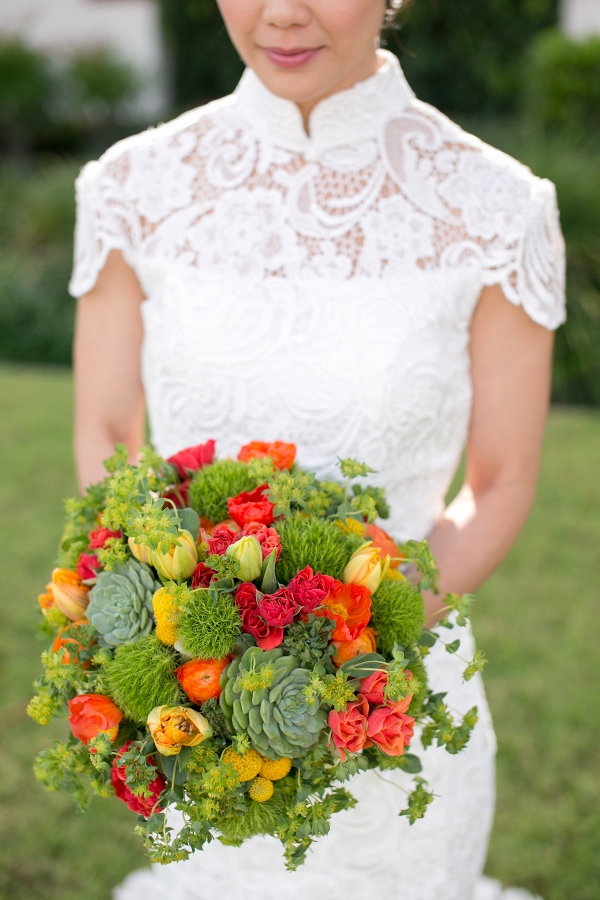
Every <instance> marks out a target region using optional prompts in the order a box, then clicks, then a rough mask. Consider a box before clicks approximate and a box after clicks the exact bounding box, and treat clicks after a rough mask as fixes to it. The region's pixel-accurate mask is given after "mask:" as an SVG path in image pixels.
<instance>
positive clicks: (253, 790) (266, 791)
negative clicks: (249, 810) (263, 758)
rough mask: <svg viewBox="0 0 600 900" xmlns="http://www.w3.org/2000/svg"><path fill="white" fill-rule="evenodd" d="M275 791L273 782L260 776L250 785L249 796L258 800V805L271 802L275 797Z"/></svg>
mask: <svg viewBox="0 0 600 900" xmlns="http://www.w3.org/2000/svg"><path fill="white" fill-rule="evenodd" d="M273 791H274V788H273V782H272V781H269V779H268V778H263V777H262V776H261V775H259V776H258V778H255V779H254V781H253V782H252V784H251V785H250V790H249V791H248V794H249V795H250V797H251V798H252V799H253V800H256V802H257V803H266V802H267V800H270V799H271V797H272V796H273Z"/></svg>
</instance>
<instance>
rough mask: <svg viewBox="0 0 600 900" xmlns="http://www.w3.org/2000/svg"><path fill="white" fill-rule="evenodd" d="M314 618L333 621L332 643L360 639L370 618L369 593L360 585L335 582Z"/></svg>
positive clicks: (315, 612)
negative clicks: (319, 617)
mask: <svg viewBox="0 0 600 900" xmlns="http://www.w3.org/2000/svg"><path fill="white" fill-rule="evenodd" d="M313 612H314V614H315V616H324V617H325V618H328V619H335V623H336V627H335V631H334V632H333V635H332V640H334V641H354V640H356V638H358V637H360V636H361V634H362V633H363V631H364V630H365V628H366V627H367V625H368V623H369V619H370V618H371V591H370V590H369V589H368V588H367V587H364V586H363V585H362V584H342V582H341V581H336V582H335V583H334V585H333V587H332V589H331V593H330V594H329V596H328V597H326V598H325V600H324V601H323V605H322V606H320V607H319V609H315V610H313Z"/></svg>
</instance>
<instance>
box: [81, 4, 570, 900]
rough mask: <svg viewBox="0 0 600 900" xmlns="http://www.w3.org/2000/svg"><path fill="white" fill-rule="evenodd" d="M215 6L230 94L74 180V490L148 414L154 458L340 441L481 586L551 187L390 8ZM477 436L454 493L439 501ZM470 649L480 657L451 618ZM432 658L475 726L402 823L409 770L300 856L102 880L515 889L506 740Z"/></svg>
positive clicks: (184, 899) (515, 461) (436, 892)
mask: <svg viewBox="0 0 600 900" xmlns="http://www.w3.org/2000/svg"><path fill="white" fill-rule="evenodd" d="M219 5H220V7H221V11H222V14H223V17H224V19H225V22H226V24H227V28H228V30H229V34H230V35H231V39H232V40H233V42H234V44H235V46H236V47H237V49H238V51H239V53H240V55H241V57H242V58H243V59H244V61H245V62H246V64H247V67H248V68H247V70H246V72H245V74H244V76H243V78H242V80H241V82H240V84H239V86H238V88H237V89H236V91H235V92H234V94H233V95H232V96H230V97H225V98H224V99H222V100H219V101H216V102H214V103H210V104H208V105H207V106H204V107H201V108H200V109H196V110H192V111H191V112H188V113H186V114H185V115H183V116H181V117H180V118H178V119H176V120H175V121H173V122H169V123H168V124H166V125H161V126H160V127H159V128H157V129H155V130H150V131H147V132H145V133H144V134H141V135H138V136H136V137H133V138H129V139H128V140H126V141H123V142H122V143H120V144H117V145H116V146H115V147H113V148H112V149H110V150H109V151H108V152H107V153H106V154H105V155H104V156H103V157H102V159H101V160H100V161H98V162H93V163H90V164H89V165H88V166H86V167H85V169H84V170H83V172H82V174H81V176H80V178H79V180H78V200H79V215H78V225H77V256H76V266H75V272H74V275H73V281H72V285H71V290H72V292H73V294H74V295H75V296H78V297H80V300H79V307H78V321H77V335H76V343H75V367H76V379H77V387H76V390H77V424H76V449H77V461H78V467H79V475H80V481H81V484H82V486H83V485H86V484H88V483H90V482H92V481H95V480H98V479H99V478H100V477H102V476H103V469H102V460H103V459H105V458H106V457H108V456H109V455H110V454H111V453H112V451H113V447H114V444H115V443H116V442H117V441H122V442H125V443H126V444H127V445H128V447H129V449H130V451H131V455H132V456H135V453H136V450H137V448H138V447H139V445H140V444H141V443H143V439H144V417H145V410H146V408H147V410H148V414H149V419H150V427H151V433H152V440H153V442H154V444H155V446H156V448H157V450H158V451H159V452H160V453H161V454H164V455H166V456H168V455H170V454H172V453H174V452H176V451H177V450H180V449H181V448H183V447H185V446H189V445H192V444H198V443H200V442H202V441H204V440H206V439H208V438H211V437H215V438H218V442H219V452H220V455H221V456H226V455H228V454H235V453H237V450H238V448H239V447H240V446H241V445H243V444H244V443H246V442H248V441H249V440H252V439H260V440H266V441H270V440H275V439H282V440H285V441H293V442H295V443H296V444H297V446H298V448H299V462H300V463H301V465H303V466H304V467H305V468H308V469H310V470H312V471H314V472H316V473H317V475H318V476H319V477H324V476H328V475H330V476H333V475H334V474H335V473H334V472H329V471H328V469H327V464H328V461H330V460H332V459H335V458H336V457H338V456H339V457H347V456H352V457H355V458H358V459H360V460H364V461H365V462H368V463H369V464H370V465H371V466H372V467H373V468H375V469H376V470H377V473H378V474H377V475H376V476H375V478H374V482H375V483H378V484H382V485H384V486H385V487H386V490H387V495H388V499H389V501H390V505H391V508H392V519H391V520H390V521H389V523H388V524H387V525H386V528H387V529H389V530H390V531H391V533H392V534H394V536H395V537H396V538H398V539H401V540H405V539H408V538H415V539H421V538H423V537H425V536H428V537H429V539H430V542H431V545H432V548H433V551H434V553H435V555H436V557H437V559H438V561H439V564H440V569H441V588H442V591H444V592H445V591H454V592H457V593H463V592H466V591H473V590H474V589H476V588H477V587H478V586H479V585H480V584H481V583H482V581H484V579H485V578H487V576H488V575H489V574H490V573H491V572H492V571H493V570H494V568H495V567H496V566H497V565H498V563H499V562H500V561H501V559H502V558H503V557H504V555H505V554H506V552H507V551H508V549H509V547H510V546H511V544H512V543H513V541H514V540H515V538H516V536H517V534H518V532H519V530H520V528H521V526H522V525H523V522H524V521H525V518H526V516H527V513H528V510H529V507H530V504H531V502H532V498H533V494H534V489H535V482H536V476H537V470H538V462H539V457H540V448H541V443H542V434H543V429H544V420H545V416H546V408H547V403H548V392H549V375H550V365H551V355H552V329H554V328H556V327H557V326H558V325H559V324H560V323H561V322H562V321H563V319H564V300H563V293H564V290H563V289H564V271H563V269H564V248H563V242H562V238H561V234H560V229H559V225H558V216H557V210H556V204H555V194H554V189H553V186H552V185H551V184H550V183H549V182H547V181H542V180H539V179H538V178H535V177H534V176H533V175H532V174H531V172H530V171H529V170H528V169H526V168H524V167H523V166H521V165H519V164H518V163H517V162H515V161H514V160H512V159H510V158H509V157H507V156H505V155H503V154H502V153H499V152H498V151H496V150H494V149H492V148H490V147H488V146H486V145H485V144H483V143H482V142H481V141H479V140H477V139H476V138H474V137H472V136H470V135H468V134H466V133H464V132H463V131H462V130H461V129H460V128H459V127H458V126H456V125H454V124H453V123H452V122H451V121H449V120H448V119H447V118H446V117H445V116H443V115H442V114H441V113H439V112H438V111H437V110H436V109H434V108H432V107H431V106H428V105H427V104H424V103H421V102H419V101H418V100H416V99H415V97H414V95H413V93H412V91H411V90H410V88H409V86H408V84H407V83H406V81H405V79H404V76H403V74H402V71H401V69H400V66H399V64H398V62H397V60H396V58H395V57H394V56H392V55H391V54H390V53H387V52H382V51H381V50H377V49H376V48H377V45H378V34H379V30H380V27H381V23H382V21H383V19H384V16H385V15H386V9H385V0H220V3H219ZM396 5H398V4H397V3H396ZM465 445H466V448H467V461H468V462H467V475H466V481H465V485H464V487H463V489H462V490H461V492H460V494H459V495H458V497H457V498H456V499H455V500H454V502H453V503H451V504H450V506H449V507H447V508H444V496H445V494H446V491H447V489H448V486H449V484H450V482H451V479H452V476H453V474H454V472H455V470H456V468H457V465H458V463H459V460H460V458H461V454H462V452H463V448H464V447H465ZM427 604H428V613H430V614H432V615H433V616H434V617H435V612H436V609H437V606H438V604H439V601H436V599H435V598H434V597H428V598H427ZM434 620H435V619H434V618H432V619H431V620H430V621H431V622H433V621H434ZM461 645H462V648H461V655H462V656H469V655H470V654H471V653H472V649H473V646H472V636H471V634H470V632H469V631H467V630H466V629H463V631H462V634H461ZM438 646H439V644H438V645H436V648H437V647H438ZM428 662H429V666H428V668H429V672H430V681H431V683H432V687H433V688H435V687H436V685H438V684H439V685H443V686H444V689H447V688H448V686H450V692H449V695H448V702H449V704H450V706H451V708H453V709H454V710H456V711H457V712H459V713H461V712H465V711H466V710H467V709H469V708H470V707H471V706H473V705H475V704H477V706H478V707H479V724H478V725H477V726H476V728H475V731H474V733H473V737H472V739H471V742H470V744H469V746H468V748H467V749H466V750H464V751H463V752H462V753H460V754H459V755H458V756H450V755H449V754H447V753H446V752H445V751H444V750H443V749H438V748H429V749H428V750H427V751H426V752H424V753H423V758H424V762H425V775H426V777H427V780H428V782H429V783H430V785H431V786H432V787H433V790H434V791H435V794H436V799H435V801H434V803H433V804H432V806H431V808H430V809H429V811H428V813H427V815H426V817H425V819H423V820H422V821H419V822H417V823H416V824H415V825H414V826H412V827H410V826H409V825H408V823H407V820H406V819H405V818H399V817H398V811H399V810H400V809H401V808H402V806H403V797H404V795H403V794H402V792H401V791H400V790H398V787H399V786H400V787H402V786H403V785H404V784H405V781H404V780H403V779H405V778H406V777H407V776H405V775H404V774H403V773H401V772H396V773H386V780H385V781H383V780H382V779H381V778H380V777H379V776H378V773H375V772H373V771H371V772H367V773H363V774H361V775H359V776H357V778H356V779H355V780H354V782H353V786H352V789H353V793H355V795H356V796H357V797H358V799H359V803H358V805H357V807H356V808H355V809H354V810H351V811H346V812H343V813H340V814H338V815H336V816H335V818H334V821H333V824H332V831H331V834H330V835H329V836H328V837H327V838H325V839H322V840H321V841H320V842H318V843H317V845H315V849H314V850H313V852H312V853H311V854H310V855H309V859H308V861H307V863H306V864H305V865H304V866H303V867H302V868H301V869H300V870H299V871H298V872H296V873H288V872H286V871H285V870H284V867H283V862H282V859H281V851H280V847H279V845H278V843H277V842H276V841H275V840H274V839H271V838H260V837H258V838H254V839H253V840H252V841H251V842H248V843H247V844H245V845H244V847H243V848H241V849H237V848H232V847H226V846H223V845H222V844H220V843H219V842H218V841H214V842H213V843H212V844H211V845H210V846H208V847H207V849H205V850H204V851H203V852H202V853H198V854H196V855H195V856H194V857H193V858H192V859H191V860H190V861H188V862H183V863H176V864H173V865H170V866H167V867H163V868H161V867H156V869H155V870H145V871H141V872H137V873H133V874H132V875H130V876H129V878H128V879H127V880H126V881H125V883H124V884H123V885H121V886H120V887H118V888H117V889H116V891H115V894H114V896H115V898H116V900H159V898H167V897H168V898H169V900H216V898H222V900H242V898H243V900H275V898H277V900H286V898H287V900H296V898H300V897H305V896H306V897H311V898H314V900H358V898H360V900H371V898H375V897H384V896H387V897H394V898H396V900H493V898H497V900H500V898H501V897H502V898H504V900H507V898H508V897H510V896H512V897H515V898H516V897H517V896H519V897H522V896H523V894H522V892H520V891H507V892H503V891H502V889H501V888H500V886H499V885H498V884H497V883H496V882H492V881H490V880H488V879H484V878H482V874H481V873H482V871H483V866H484V863H485V857H486V851H487V844H488V838H489V833H490V828H491V823H492V817H493V810H494V752H495V744H494V735H493V730H492V727H491V721H490V717H489V712H488V708H487V705H486V701H485V695H484V691H483V684H482V681H481V678H480V677H479V676H477V677H476V678H474V679H473V680H472V681H470V682H468V683H463V682H462V678H461V671H462V669H463V668H464V663H462V662H461V661H460V660H457V659H456V657H454V656H450V655H449V654H447V653H444V652H443V648H441V652H438V651H437V650H436V651H434V652H433V653H432V654H431V655H430V657H429V658H428ZM394 782H396V783H394Z"/></svg>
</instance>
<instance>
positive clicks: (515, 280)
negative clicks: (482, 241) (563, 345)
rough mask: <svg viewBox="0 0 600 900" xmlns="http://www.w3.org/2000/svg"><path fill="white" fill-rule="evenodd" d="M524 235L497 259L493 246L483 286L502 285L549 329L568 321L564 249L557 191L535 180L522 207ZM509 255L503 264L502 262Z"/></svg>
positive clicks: (486, 256) (487, 254)
mask: <svg viewBox="0 0 600 900" xmlns="http://www.w3.org/2000/svg"><path fill="white" fill-rule="evenodd" d="M518 218H519V219H520V225H521V227H520V228H519V234H518V235H516V237H515V239H514V240H510V241H509V242H507V243H506V244H505V246H504V247H503V252H500V253H498V252H497V248H496V247H495V245H494V242H492V243H491V244H490V245H488V247H487V249H486V252H485V254H484V270H483V280H484V284H486V285H492V284H500V285H501V287H502V289H503V291H504V294H505V296H506V297H507V298H508V300H510V302H511V303H514V304H515V306H522V307H523V309H524V310H525V312H526V313H527V314H528V315H529V316H530V317H531V318H532V319H533V321H534V322H537V323H538V324H539V325H543V326H544V327H545V328H549V329H555V328H558V326H559V325H561V324H562V323H563V322H564V321H565V318H566V309H565V305H566V304H565V244H564V240H563V236H562V232H561V229H560V224H559V215H558V206H557V202H556V191H555V189H554V185H553V184H552V183H551V182H550V181H547V180H545V179H544V180H542V179H538V178H532V180H531V185H530V190H529V196H528V198H527V201H526V202H525V203H524V204H523V208H522V211H521V215H520V216H519V217H518ZM504 254H506V256H505V258H504V259H501V256H502V255H504Z"/></svg>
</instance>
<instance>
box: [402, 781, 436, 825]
mask: <svg viewBox="0 0 600 900" xmlns="http://www.w3.org/2000/svg"><path fill="white" fill-rule="evenodd" d="M415 782H416V787H415V789H414V790H413V791H412V792H411V793H410V794H409V795H408V806H407V808H406V809H403V810H402V812H401V813H400V815H401V816H407V817H408V821H409V823H410V824H411V825H414V824H415V822H416V821H417V820H418V819H422V818H423V816H424V815H425V813H426V812H427V809H428V807H429V806H430V805H431V804H432V803H433V794H432V793H431V791H428V790H427V782H426V781H424V779H423V778H418V777H417V778H415Z"/></svg>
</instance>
